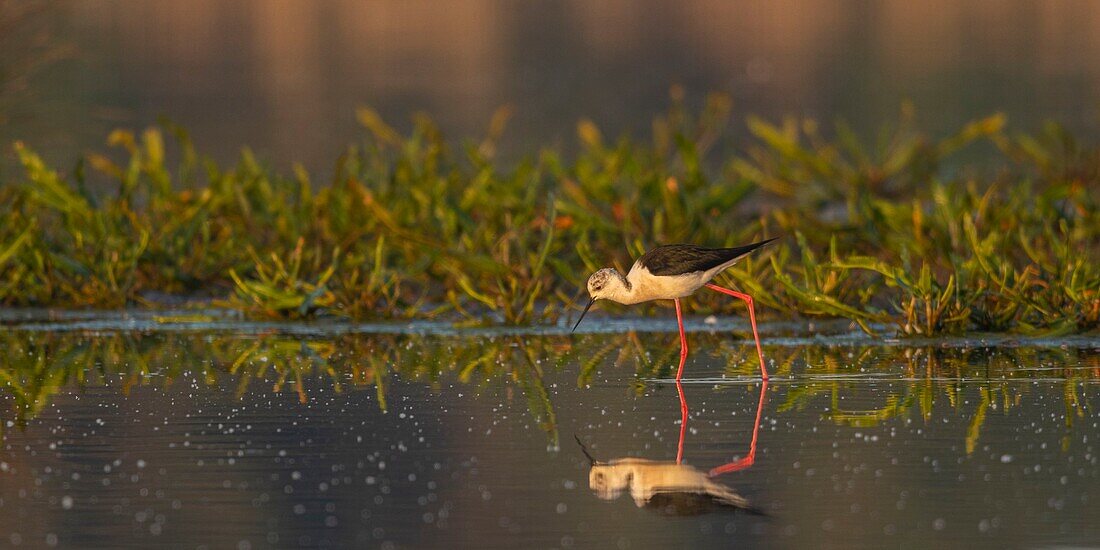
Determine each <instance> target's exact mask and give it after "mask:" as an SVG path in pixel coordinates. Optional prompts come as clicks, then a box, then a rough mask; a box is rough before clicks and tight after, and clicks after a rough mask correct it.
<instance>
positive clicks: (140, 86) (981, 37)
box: [0, 0, 1100, 173]
mask: <svg viewBox="0 0 1100 550" xmlns="http://www.w3.org/2000/svg"><path fill="white" fill-rule="evenodd" d="M31 8H33V9H31ZM24 11H28V12H32V13H31V15H29V16H20V14H22V13H23V12H24ZM5 15H7V16H8V18H10V19H13V20H16V21H18V25H11V26H9V25H2V23H3V22H4V16H5ZM17 16H19V17H18V19H17ZM0 25H2V26H0V29H3V33H2V34H0V80H3V83H2V84H3V85H0V140H2V141H3V142H4V143H5V144H7V143H8V142H10V141H11V140H13V139H22V140H26V141H27V142H28V144H29V145H31V146H32V147H34V148H35V149H37V150H40V151H42V152H43V153H44V154H45V156H46V158H47V159H48V160H49V161H51V162H54V163H58V164H60V165H61V166H63V167H64V168H65V169H66V170H67V169H69V168H70V167H71V165H72V163H73V162H74V160H75V158H76V155H77V154H78V153H80V152H82V151H85V150H88V149H95V150H102V149H104V148H105V138H106V136H107V133H108V132H109V131H110V130H112V129H113V128H116V127H127V128H142V127H144V126H147V125H150V124H154V123H156V121H157V120H158V118H159V117H161V116H165V117H168V118H170V119H172V120H174V121H176V122H178V123H180V124H182V125H184V126H185V127H187V128H189V129H190V130H191V132H192V134H193V137H194V138H195V141H196V142H197V144H198V146H199V148H200V150H202V151H204V152H206V153H208V154H210V155H211V156H212V157H213V158H215V159H217V160H219V161H222V162H228V161H232V160H233V159H235V158H236V157H237V154H238V152H239V150H240V148H241V147H242V146H244V145H249V146H251V147H252V148H254V149H255V150H256V152H257V153H258V155H259V156H260V158H261V159H266V160H267V161H269V162H271V163H272V164H274V165H276V166H277V167H279V168H280V169H283V170H285V169H287V168H288V167H289V165H290V164H291V162H293V161H298V162H301V163H303V164H304V165H305V166H306V167H307V168H309V169H311V170H314V171H318V172H320V173H324V172H325V171H328V170H330V169H331V167H332V165H333V163H334V161H335V159H336V158H337V157H338V155H339V154H340V153H341V152H342V151H343V150H344V148H345V146H346V145H347V144H349V143H352V142H355V141H357V140H359V139H362V137H363V135H364V132H363V130H362V128H361V127H359V126H358V124H357V123H356V121H355V114H354V113H355V108H356V107H357V106H360V105H370V106H373V107H374V108H375V109H377V110H378V111H379V112H380V113H381V114H382V116H383V117H384V118H385V119H386V120H388V121H390V122H392V123H394V124H395V125H397V126H398V127H399V128H403V129H407V128H409V127H410V117H411V116H412V114H413V113H415V112H420V111H423V112H426V113H428V114H430V115H431V116H432V117H433V118H434V119H436V120H437V121H438V122H439V124H440V127H441V128H442V129H443V131H444V132H446V134H447V135H448V136H450V137H451V138H453V139H455V140H458V139H460V138H475V139H479V138H480V137H481V136H484V135H485V132H486V131H487V128H488V125H489V120H490V117H491V116H492V114H493V112H494V111H495V110H496V109H497V108H498V107H500V106H502V105H511V106H513V107H514V117H513V119H512V121H511V124H510V125H509V129H508V131H507V133H506V134H505V139H504V140H503V141H502V143H501V151H502V154H504V155H510V156H513V157H514V156H517V155H520V154H525V153H532V152H535V151H537V150H538V148H540V147H543V146H568V145H570V144H572V143H573V142H574V135H575V133H576V130H575V129H576V124H577V121H578V120H579V119H580V118H582V117H588V118H591V119H592V120H594V121H595V122H596V123H598V124H599V125H600V127H601V128H602V129H603V130H604V132H605V134H606V135H609V136H616V135H619V134H620V133H623V132H630V133H634V134H636V135H642V136H644V135H647V134H648V132H649V129H650V124H651V120H652V118H653V116H654V115H655V114H657V113H660V112H663V111H664V110H665V109H667V107H668V104H669V87H670V86H671V85H673V84H679V85H683V86H684V87H685V89H686V90H687V92H688V95H687V98H688V101H689V104H692V105H699V104H701V103H702V99H703V96H704V94H706V93H708V92H723V93H727V94H730V96H731V98H732V99H733V110H734V111H733V112H734V115H733V120H734V130H733V132H732V136H733V140H734V141H737V140H741V139H745V138H746V136H747V132H746V130H745V127H744V124H743V121H744V119H745V117H746V116H747V115H748V114H750V113H755V114H759V115H762V116H764V117H768V118H771V119H778V118H780V117H783V116H786V115H795V116H808V117H813V118H816V119H818V120H820V121H821V122H822V123H823V124H825V125H826V126H828V125H829V124H831V123H832V121H833V120H834V119H836V118H843V119H846V120H848V121H849V122H851V123H852V125H853V127H854V128H856V130H857V131H858V132H859V133H860V134H861V135H863V136H865V138H866V139H867V141H868V142H869V143H873V141H874V138H875V136H876V135H877V131H878V129H879V128H880V127H881V126H883V125H884V124H887V123H891V122H894V121H896V120H897V118H898V113H899V110H900V106H901V104H902V102H903V101H905V100H912V102H913V104H914V105H915V106H916V109H917V124H918V126H919V127H920V128H922V129H925V130H927V131H928V132H929V133H931V134H932V135H933V136H943V135H946V134H947V133H949V132H953V131H955V130H957V129H959V128H960V127H962V125H963V124H965V123H966V122H968V121H970V120H973V119H975V118H978V117H984V116H988V115H990V114H992V113H994V112H998V111H1001V112H1004V113H1006V114H1007V115H1008V117H1009V122H1010V124H1011V128H1012V129H1014V130H1022V131H1034V130H1036V129H1037V128H1039V127H1040V126H1041V124H1042V123H1043V122H1044V121H1045V120H1047V119H1050V120H1055V121H1058V122H1060V123H1063V124H1066V125H1067V126H1068V127H1069V128H1070V129H1072V130H1074V131H1075V132H1078V133H1079V134H1081V135H1082V136H1083V137H1085V138H1089V139H1095V138H1096V137H1098V136H1100V100H1098V98H1100V5H1098V4H1097V3H1095V2H1090V1H1087V0H1081V1H1063V2H1038V3H1037V2H1031V1H1025V0H1013V1H1004V2H978V1H965V2H959V1H954V0H935V1H930V2H906V1H902V0H896V1H884V2H843V1H839V0H810V1H803V0H797V1H779V2H776V1H772V0H758V1H748V2H720V1H707V0H703V1H697V0H693V1H688V2H683V1H667V0H665V1H658V2H647V3H645V5H644V6H642V5H639V4H637V3H634V2H628V1H621V0H616V1H611V2H597V3H592V2H557V1H535V2H524V3H522V4H520V5H516V4H515V3H512V2H499V1H493V0H472V1H466V2H460V3H442V4H440V3H437V2H405V1H386V2H358V1H351V0H348V1H325V2H304V1H278V2H272V1H265V0H241V1H234V2H219V1H213V0H190V1H188V2H145V1H141V0H125V1H116V2H106V1H102V0H70V1H66V2H50V3H47V2H41V3H35V2H25V3H16V2H5V3H2V4H0ZM4 150H5V152H4V156H3V159H4V162H5V164H7V165H9V166H10V164H11V161H12V158H11V152H10V148H9V147H8V146H7V145H5V147H4Z"/></svg>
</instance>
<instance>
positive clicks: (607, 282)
mask: <svg viewBox="0 0 1100 550" xmlns="http://www.w3.org/2000/svg"><path fill="white" fill-rule="evenodd" d="M629 291H630V289H629V283H628V282H627V281H626V277H623V275H622V274H621V273H619V271H618V270H616V269H615V268H613V267H605V268H603V269H601V270H599V271H597V272H595V273H593V274H592V275H591V276H590V277H588V297H589V300H588V305H587V306H584V311H583V312H582V313H581V316H580V319H577V324H575V325H573V330H577V327H578V326H580V324H581V319H584V316H585V315H586V314H587V313H588V310H589V309H590V308H591V307H592V304H594V303H596V300H604V299H608V300H616V301H618V299H619V298H620V297H621V296H622V295H623V294H624V293H627V292H629Z"/></svg>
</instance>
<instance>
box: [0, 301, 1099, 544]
mask: <svg viewBox="0 0 1100 550" xmlns="http://www.w3.org/2000/svg"><path fill="white" fill-rule="evenodd" d="M5 319H6V320H5V321H4V324H5V325H6V326H5V328H4V329H3V330H2V331H0V383H2V386H0V410H2V411H3V412H2V413H0V414H2V422H3V423H2V438H3V439H2V447H0V533H3V536H4V537H6V538H5V540H4V541H3V542H2V544H3V545H4V546H9V545H10V546H15V545H22V546H29V547H43V546H53V545H57V546H81V547H104V548H120V547H144V546H173V547H190V548H200V547H205V548H265V547H294V546H322V547H324V546H328V547H349V546H358V547H382V548H406V547H409V548H417V547H468V546H477V547H510V548H511V547H557V548H568V547H575V548H591V547H600V548H606V547H623V548H655V547H670V546H671V547H702V548H720V547H721V548H725V547H729V546H732V545H738V546H747V547H788V548H805V547H836V548H841V547H843V548H848V547H873V548H880V547H884V546H889V547H897V546H905V547H929V546H932V545H936V544H941V545H948V546H952V547H958V546H964V545H966V546H971V547H990V548H1000V547H1005V546H1012V547H1053V546H1080V545H1090V544H1096V542H1097V541H1098V540H1100V524H1097V522H1096V521H1095V519H1096V513H1095V507H1096V502H1097V500H1098V499H1100V447H1098V441H1100V421H1098V419H1097V415H1096V412H1095V411H1096V406H1097V405H1098V403H1097V400H1096V396H1097V390H1098V389H1100V340H1096V339H1095V338H1092V339H1090V337H1088V336H1084V337H1076V338H1074V339H1068V340H1058V339H1043V340H1027V339H1018V338H1001V339H996V340H993V341H992V342H993V343H990V341H987V342H983V341H982V340H980V339H974V340H941V341H937V342H936V343H932V342H923V343H922V342H916V343H913V342H907V341H897V340H873V339H870V338H865V337H859V336H856V335H852V334H847V333H833V334H819V335H817V336H805V335H802V336H799V335H796V334H794V333H793V332H792V331H791V330H790V329H789V328H785V327H782V326H769V327H764V330H763V335H762V336H763V338H764V340H765V349H764V353H765V355H766V357H767V358H768V362H769V368H770V370H771V371H772V373H773V377H772V379H771V380H770V382H769V383H768V384H766V385H764V384H762V383H761V381H760V380H759V379H758V378H757V377H756V371H755V369H756V368H757V367H756V364H755V362H754V360H755V351H754V348H753V347H751V346H750V345H749V344H748V341H747V340H746V339H745V338H746V336H747V332H746V331H745V327H744V326H743V324H741V323H740V322H734V321H725V320H720V321H719V322H718V323H717V324H710V325H707V324H704V323H702V322H700V321H699V320H694V322H693V323H692V324H691V325H690V328H691V329H692V331H691V332H690V334H689V338H690V340H691V343H692V346H693V347H692V350H693V351H692V355H691V357H690V358H689V362H688V365H687V371H686V375H685V381H684V384H683V385H682V386H681V387H680V388H678V387H677V385H676V384H675V383H674V381H672V380H671V379H670V378H671V376H672V374H673V372H674V368H675V365H676V360H677V359H678V348H677V346H678V344H677V341H676V335H675V333H674V332H665V330H667V329H668V328H670V327H668V326H667V323H666V324H662V325H661V326H659V327H656V326H653V325H646V324H644V323H639V327H640V329H639V330H625V331H611V330H595V331H593V332H589V333H585V334H580V335H576V336H572V337H571V336H568V335H567V334H563V333H561V332H564V331H557V330H556V329H551V330H547V331H545V333H544V334H538V333H535V332H533V331H528V332H523V331H518V332H509V331H508V330H507V329H498V330H496V331H495V332H493V331H487V330H483V331H481V332H477V331H474V332H471V333H468V334H467V333H463V332H462V331H460V330H458V331H455V332H454V333H450V334H444V335H433V334H428V333H424V332H423V331H422V332H417V331H408V332H400V331H397V330H394V331H392V332H391V333H388V334H387V333H381V332H368V331H366V330H365V329H364V330H363V331H361V332H354V331H348V330H343V331H338V330H334V329H329V330H312V331H310V330H299V331H295V330H293V329H292V328H291V327H293V326H294V325H265V326H263V327H260V326H258V325H241V326H239V327H238V328H237V329H235V330H234V329H232V328H229V327H219V328H218V329H216V330H211V329H210V327H205V328H203V329H196V330H191V331H186V330H175V329H173V330H155V329H154V327H152V326H151V325H150V326H141V327H138V328H135V329H133V330H121V329H119V328H118V327H115V328H105V327H107V325H108V323H105V324H104V325H103V326H101V328H100V329H98V330H97V329H91V328H88V327H87V325H77V326H69V327H68V329H65V327H63V326H61V325H63V324H65V323H61V324H56V325H53V326H49V325H44V324H42V323H38V324H32V322H29V321H25V320H23V321H20V320H17V316H11V315H9V316H7V317H6V318H5ZM70 322H72V323H75V322H80V323H87V322H88V319H84V320H79V321H77V320H70ZM601 326H602V325H601V324H600V323H599V321H594V322H593V325H592V327H593V328H596V329H599V328H601ZM715 327H719V328H720V329H721V330H716V329H715ZM658 328H659V329H661V330H657V329H658ZM678 390H682V392H683V395H684V398H685V401H686V404H687V406H688V410H689V416H688V420H687V423H686V426H685V425H683V424H681V409H680V398H679V393H678ZM575 437H576V438H577V439H579V440H580V441H581V442H582V443H583V445H584V446H585V447H586V449H585V448H582V446H581V445H578V443H577V441H576V440H575V439H574V438H575ZM754 439H755V445H754V443H753V442H754ZM681 446H682V448H681ZM586 452H587V453H589V454H590V455H591V457H592V458H593V459H594V460H596V461H598V464H597V465H595V466H593V465H592V463H591V462H590V461H589V459H588V458H586V454H585V453H586ZM681 452H682V463H681V464H679V465H677V464H676V459H677V454H678V453H681ZM643 459H644V460H643ZM648 461H651V462H648ZM708 474H709V475H708Z"/></svg>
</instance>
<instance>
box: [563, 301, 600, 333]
mask: <svg viewBox="0 0 1100 550" xmlns="http://www.w3.org/2000/svg"><path fill="white" fill-rule="evenodd" d="M594 303H596V300H589V301H588V305H586V306H584V311H583V312H581V317H580V319H577V324H575V325H573V330H571V331H569V332H577V327H579V326H581V320H583V319H584V316H585V315H587V314H588V310H589V309H591V308H592V304H594Z"/></svg>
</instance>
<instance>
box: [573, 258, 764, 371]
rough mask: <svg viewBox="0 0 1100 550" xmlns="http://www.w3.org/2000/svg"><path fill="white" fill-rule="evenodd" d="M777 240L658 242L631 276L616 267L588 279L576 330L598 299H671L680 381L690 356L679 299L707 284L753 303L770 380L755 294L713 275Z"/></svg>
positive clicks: (751, 318) (752, 312) (753, 319)
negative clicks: (721, 244) (709, 244)
mask: <svg viewBox="0 0 1100 550" xmlns="http://www.w3.org/2000/svg"><path fill="white" fill-rule="evenodd" d="M774 240H775V239H768V240H766V241H760V242H758V243H753V244H747V245H745V246H736V247H733V248H704V247H701V246H694V245H690V244H670V245H665V246H658V247H657V248H654V249H653V250H650V251H649V252H646V253H645V254H643V255H642V257H641V258H638V260H637V261H636V262H634V266H633V267H631V268H630V271H629V272H628V273H627V274H626V276H623V274H622V273H619V271H618V270H616V269H615V268H613V267H608V268H604V269H601V270H599V271H597V272H595V273H593V274H592V276H591V277H589V278H588V296H589V298H590V299H589V301H588V305H587V306H585V307H584V311H583V312H582V313H581V316H580V319H577V324H575V325H573V330H574V331H575V330H577V327H578V326H580V324H581V319H584V316H585V314H587V313H588V310H589V309H590V308H591V307H592V304H594V303H596V300H611V301H613V302H618V303H620V304H627V305H629V304H637V303H640V302H648V301H650V300H672V301H673V302H675V304H676V323H677V324H678V325H679V326H680V368H679V370H677V371H676V380H680V378H681V377H682V376H683V374H684V362H685V361H686V360H687V356H688V344H687V337H686V336H685V335H684V317H683V313H682V312H681V310H680V298H684V297H686V296H690V295H691V294H692V293H694V292H695V291H696V290H699V289H700V288H702V287H704V286H705V287H707V288H709V289H711V290H713V291H715V292H721V293H722V294H727V295H729V296H733V297H734V298H739V299H741V300H744V301H745V303H746V304H747V305H748V306H749V322H750V323H751V324H752V337H753V338H754V339H755V340H756V354H757V356H758V357H759V358H760V376H761V377H762V378H763V379H764V380H767V379H768V370H767V368H765V367H764V351H763V350H762V349H761V348H760V336H759V335H758V334H757V332H756V311H755V310H754V308H753V304H752V296H749V295H748V294H744V293H742V292H737V291H735V290H730V289H728V288H723V287H720V286H718V285H716V284H713V283H711V282H710V280H711V279H713V278H714V277H715V276H717V275H718V274H719V273H721V272H722V271H723V270H725V269H726V268H728V267H730V266H732V265H733V264H735V263H737V260H740V259H741V258H743V257H745V256H746V255H748V254H749V253H750V252H752V251H753V250H756V249H758V248H760V247H762V246H764V245H766V244H768V243H770V242H772V241H774Z"/></svg>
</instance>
